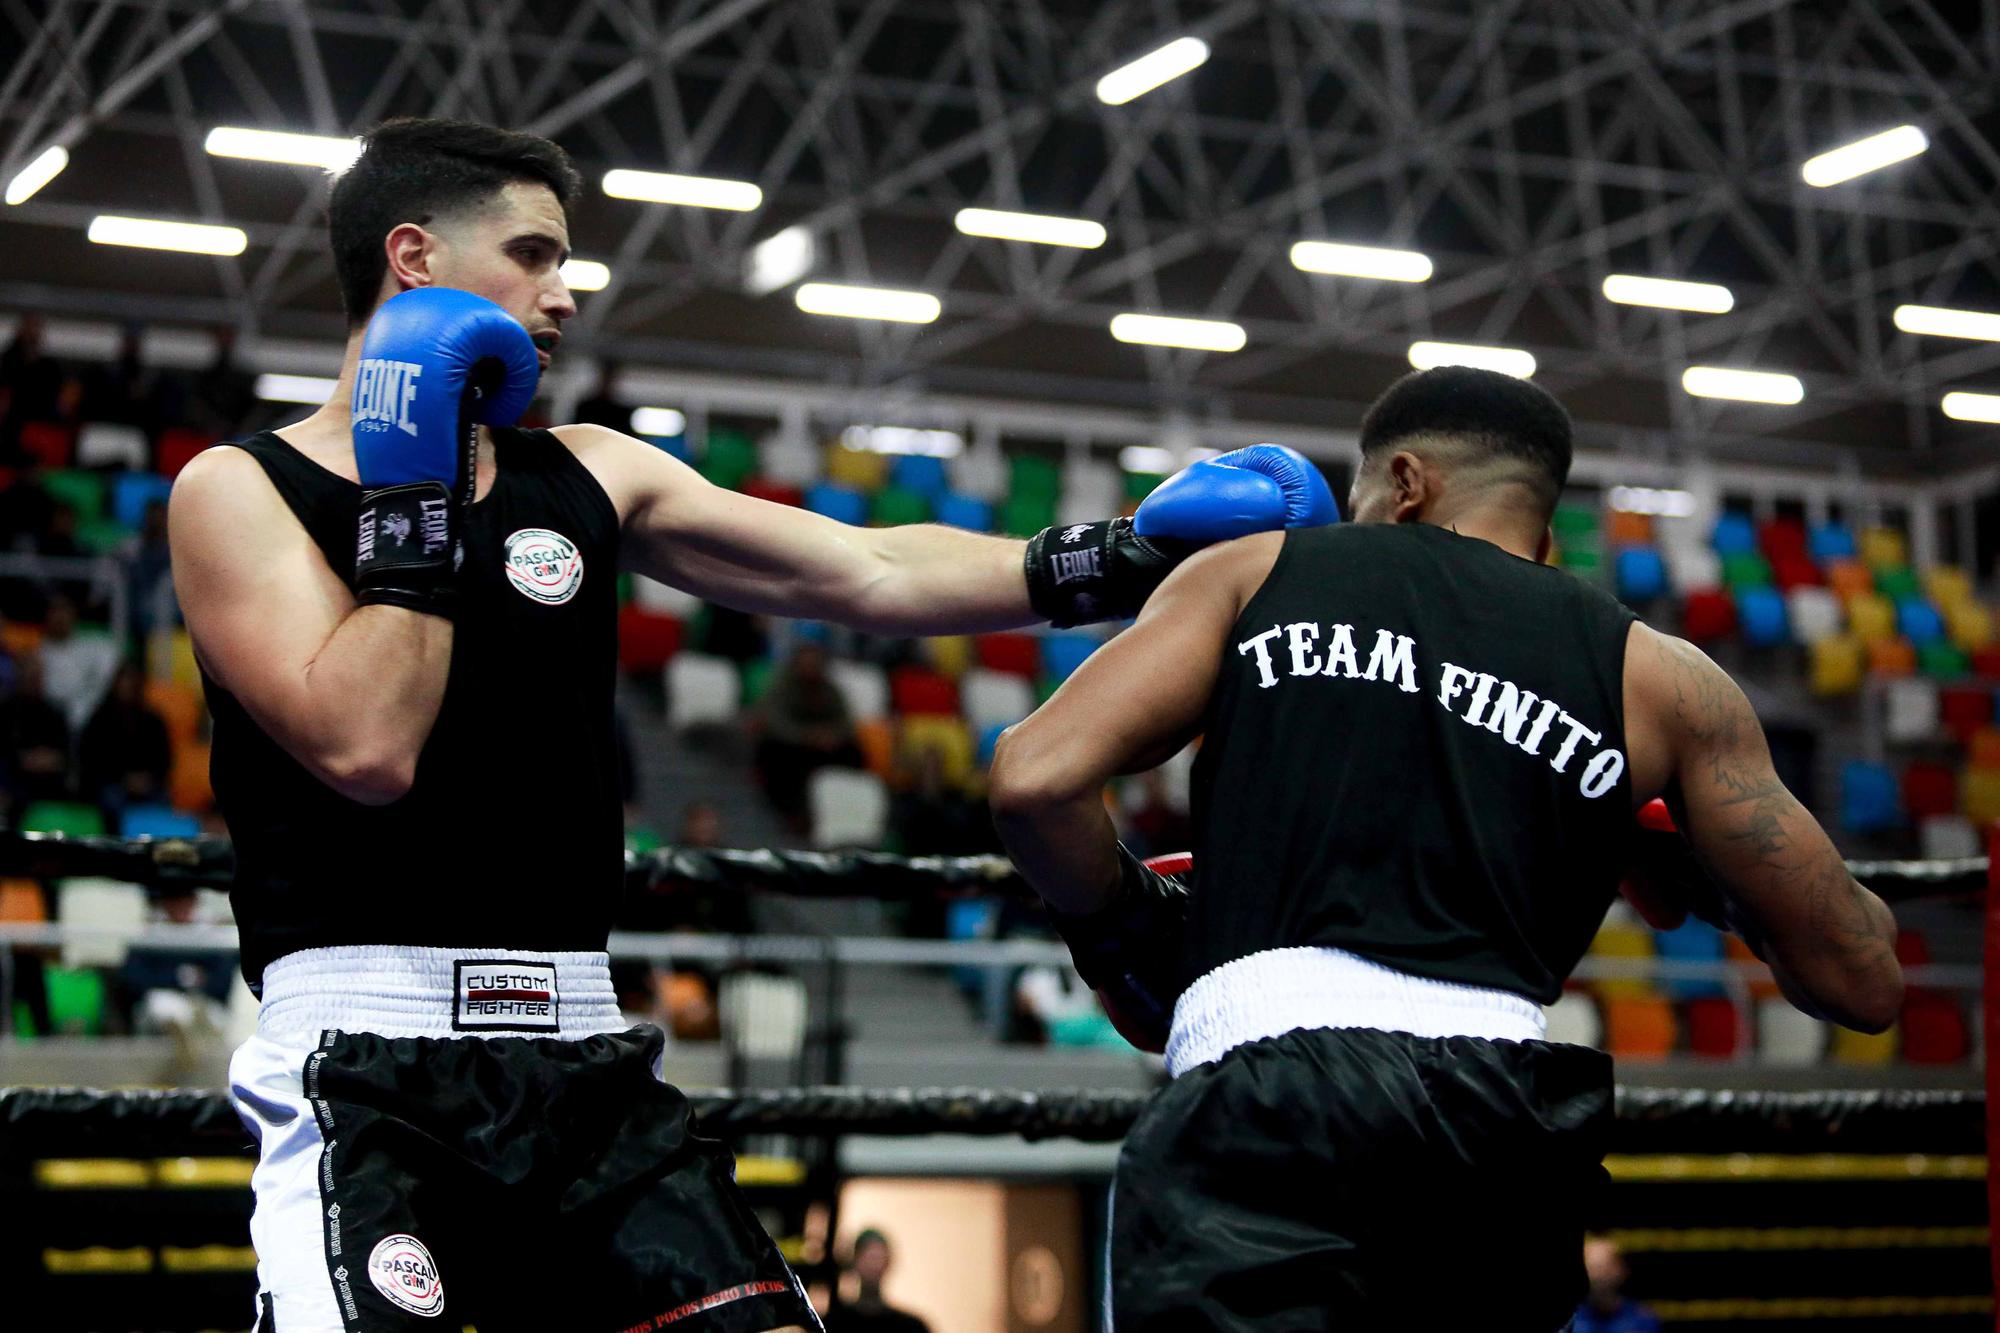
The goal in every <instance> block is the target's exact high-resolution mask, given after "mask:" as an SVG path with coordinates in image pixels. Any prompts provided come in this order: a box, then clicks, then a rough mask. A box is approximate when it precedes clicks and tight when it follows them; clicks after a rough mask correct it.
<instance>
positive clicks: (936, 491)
mask: <svg viewBox="0 0 2000 1333" xmlns="http://www.w3.org/2000/svg"><path fill="white" fill-rule="evenodd" d="M889 484H890V485H891V486H896V487H900V488H901V489H903V490H906V491H915V492H916V493H917V494H919V495H925V496H929V497H930V498H931V499H932V500H934V501H935V500H941V499H943V498H944V494H945V492H946V491H949V490H950V489H951V481H950V479H949V478H947V477H946V476H945V474H944V460H943V459H942V458H931V457H929V456H927V455H924V454H902V455H899V456H898V457H897V459H896V461H895V462H893V463H891V464H890V465H889Z"/></svg>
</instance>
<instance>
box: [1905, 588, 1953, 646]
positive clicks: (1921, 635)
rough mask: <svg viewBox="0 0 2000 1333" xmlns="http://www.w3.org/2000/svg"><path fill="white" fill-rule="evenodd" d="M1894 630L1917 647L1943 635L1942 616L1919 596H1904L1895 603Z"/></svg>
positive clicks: (1936, 639)
mask: <svg viewBox="0 0 2000 1333" xmlns="http://www.w3.org/2000/svg"><path fill="white" fill-rule="evenodd" d="M1896 631H1897V632H1898V633H1899V634H1901V635H1902V636H1903V637H1904V638H1906V639H1908V640H1909V641H1910V642H1911V643H1914V644H1916V645H1917V646H1918V647H1919V648H1921V647H1923V646H1924V645H1925V644H1927V643H1936V642H1937V641H1938V640H1939V639H1942V638H1943V637H1944V617H1943V616H1941V615H1939V614H1938V609H1937V608H1936V607H1935V606H1932V605H1931V604H1930V603H1929V602H1927V601H1925V600H1924V599H1923V598H1921V597H1905V598H1903V599H1902V600H1901V601H1899V602H1897V603H1896Z"/></svg>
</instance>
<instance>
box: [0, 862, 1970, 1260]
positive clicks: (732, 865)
mask: <svg viewBox="0 0 2000 1333" xmlns="http://www.w3.org/2000/svg"><path fill="white" fill-rule="evenodd" d="M1989 850H1990V851H1992V852H1993V853H1994V854H1993V855H1989V856H1987V857H1967V858H1960V859H1954V860H1938V861H1902V860H1889V861H1880V860H1877V861H1851V862H1849V870H1850V871H1851V872H1852V873H1853V874H1854V876H1855V877H1856V878H1857V879H1859V880H1860V881H1861V882H1863V883H1864V884H1866V885H1868V887H1870V888H1871V889H1873V890H1874V891H1875V892H1877V893H1879V894H1881V895H1882V896H1883V897H1884V898H1885V899H1887V900H1889V901H1891V902H1898V901H1910V900H1916V899H1928V898H1937V897H1953V896H1965V895H1970V894H1972V893H1975V892H1978V893H1983V894H1984V895H1985V913H1984V916H1985V923H1986V924H1985V939H1984V970H1985V971H1987V972H1990V971H1991V970H1992V969H1994V968H1995V967H2000V883H1996V877H1995V876H1994V875H1993V873H1992V867H1993V866H1994V865H1995V864H1996V863H2000V830H1995V832H1994V833H1993V835H1991V840H1990V842H1989ZM232 871H233V857H232V854H231V852H230V848H229V844H228V843H227V842H226V841H225V840H222V839H216V838H194V839H162V840H153V839H123V838H115V837H71V836H66V835H60V834H34V833H19V832H11V831H0V875H5V876H35V877H42V878H62V877H72V876H97V877H104V878H110V879H117V880H122V881H127V882H131V883H136V884H140V885H143V886H146V887H148V888H151V889H155V890H164V891H179V890H191V889H195V888H221V887H226V886H227V884H228V882H229V879H230V876H231V873H232ZM626 880H627V887H628V889H639V890H657V889H662V888H668V887H671V886H675V885H687V886H707V887H712V888H717V889H724V890H759V891H765V892H772V893H779V894H785V895H790V896H796V897H821V898H872V899H878V900H883V899H889V900H893V899H904V898H912V897H918V896H925V895H930V896H935V895H939V894H944V895H947V896H970V895H1002V896H1008V895H1011V896H1023V897H1028V896H1031V895H1030V893H1029V890H1028V889H1027V887H1026V886H1025V884H1023V883H1022V881H1021V880H1020V879H1019V877H1018V876H1017V875H1016V874H1015V873H1014V871H1013V869H1012V867H1011V865H1010V864H1009V863H1008V862H1006V861H1005V860H1004V859H1003V858H999V857H993V856H969V857H914V858H912V857H901V856H894V855H889V854H886V853H876V852H808V851H780V850H768V849H767V850H744V851H722V850H696V849H688V848H662V849H658V850H655V851H652V852H648V853H643V854H629V853H628V855H627V858H626ZM89 933H91V932H89V931H88V930H83V931H78V930H77V929H76V928H74V927H61V926H51V925H37V924H7V925H0V948H5V947H6V946H8V945H13V944H19V945H47V944H53V943H60V942H61V941H62V940H63V939H64V938H65V937H66V936H68V935H75V934H89ZM101 933H106V934H116V935H119V936H121V937H123V938H126V939H128V940H131V941H133V942H135V943H140V944H145V943H156V944H166V945H170V946H172V947H177V948H188V947H190V946H194V947H212V948H216V949H221V950H228V949H233V948H234V946H235V940H234V934H233V931H231V930H229V929H228V928H205V927H196V926H179V927H166V928H148V929H146V930H142V931H139V932H136V933H135V932H132V931H129V930H126V931H107V932H101ZM611 949H612V952H613V953H614V954H616V955H620V956H627V957H647V958H653V959H661V958H678V959H701V958H706V959H713V960H716V961H724V962H732V961H741V962H749V961H760V962H783V961H824V960H827V959H829V958H833V959H837V960H840V961H847V962H876V963H885V962H895V963H909V964H937V965H952V964H957V965H965V964H973V965H986V966H1001V965H1010V966H1024V965H1033V964H1043V963H1061V962H1064V961H1066V959H1067V951H1066V950H1065V949H1064V947H1063V946H1062V945H1061V944H1060V943H1057V942H1054V941H1047V940H1008V941H917V940H902V939H867V938H822V937H810V936H749V937H717V936H706V935H638V934H624V933H621V934H616V935H614V936H613V938H612V940H611ZM1591 961H1592V962H1594V963H1596V964H1599V965H1600V966H1598V967H1595V968H1585V969H1580V970H1579V973H1578V975H1579V977H1586V978H1587V977H1589V976H1591V975H1593V973H1594V972H1595V973H1600V974H1602V975H1605V976H1616V975H1632V974H1633V973H1631V972H1628V971H1627V970H1626V968H1625V967H1621V966H1620V965H1619V964H1618V963H1616V962H1611V960H1591ZM1605 963H1610V965H1609V966H1608V967H1607V966H1601V965H1602V964H1605ZM1755 966H1756V965H1754V964H1741V963H1723V964H1691V963H1678V964H1677V963H1672V962H1658V963H1654V964H1652V965H1650V966H1649V967H1647V969H1646V971H1645V972H1644V975H1651V976H1657V977H1661V978H1665V979H1680V978H1682V977H1685V978H1686V979H1713V977H1714V976H1715V975H1716V969H1717V968H1720V969H1722V970H1724V971H1726V972H1730V973H1740V972H1741V971H1743V970H1744V969H1745V968H1746V967H1748V968H1750V969H1752V970H1754V969H1755ZM1910 973H1911V977H1912V980H1913V981H1917V982H1919V983H1925V984H1934V985H1965V984H1967V983H1969V982H1976V981H1977V980H1978V974H1977V971H1976V970H1975V969H1970V968H1957V969H1952V968H1948V967H1931V968H1926V969H1914V968H1913V969H1910ZM1981 1010H1982V1024H1983V1030H1984V1035H1985V1043H1986V1048H1987V1049H1989V1050H1990V1049H1992V1048H1993V1047H1994V1045H1995V1043H1996V1042H2000V1000H1996V997H1995V996H1994V994H1993V993H1992V988H1986V994H1985V996H1984V998H1983V1001H1982V1005H1981ZM1986 1080H1987V1089H1986V1093H1985V1094H1984V1095H1982V1094H1980V1093H1977V1092H1951V1091H1917V1090H1877V1091H1860V1092H1852V1091H1817V1092H1785V1093H1779V1092H1726V1091H1696V1090H1688V1089H1649V1088H1637V1087H1621V1088H1619V1090H1618V1103H1617V1119H1616V1123H1615V1129H1614V1131H1613V1137H1612V1143H1611V1150H1612V1152H1614V1153H1633V1154H1641V1153H1718V1154H1749V1153H1769V1154H1785V1155H1800V1154H1812V1153H1838V1154H1849V1155H1856V1154H1916V1153H1922V1154H1931V1155H1937V1154H1961V1155H1963V1157H1964V1158H1966V1159H1972V1158H1976V1157H1978V1156H1980V1155H1982V1154H1985V1151H1986V1144H1987V1143H1988V1142H1991V1141H1993V1138H1994V1131H1995V1129H1996V1127H2000V1115H1996V1112H1995V1107H1996V1101H2000V1098H1996V1096H1995V1087H1994V1085H1995V1083H1996V1081H2000V1080H1996V1077H1995V1071H1994V1070H1993V1067H1992V1064H1991V1062H1988V1066H1987V1071H1986ZM687 1095H688V1098H689V1101H690V1103H691V1104H692V1106H693V1108H694V1109H695V1112H696V1115H697V1117H698V1121H699V1123H700V1125H701V1126H702V1127H703V1129H704V1130H705V1131H706V1132H708V1133H710V1134H714V1135H717V1136H719V1137H724V1138H731V1137H739V1136H743V1135H749V1134H797V1135H808V1136H833V1135H882V1136H909V1135H924V1134H939V1133H946V1134H964V1135H987V1136H992V1135H1018V1136H1020V1137H1021V1138H1023V1139H1026V1140H1030V1141H1042V1140H1049V1139H1072V1140H1078V1141H1084V1142H1112V1141H1115V1140H1117V1139H1119V1138H1121V1137H1122V1136H1123V1134H1124V1133H1125V1131H1126V1129H1127V1128H1128V1127H1129V1126H1130V1124H1131V1123H1132V1121H1133V1119H1134V1118H1135V1117H1136V1116H1137V1114H1138V1113H1139V1110H1140V1108H1141V1107H1142V1106H1143V1105H1144V1103H1145V1101H1146V1100H1147V1094H1144V1093H1136V1092H1110V1091H1089V1090H1078V1091H1066V1092H1052V1093H1030V1092H1017V1091H1003V1090H989V1089H893V1090H876V1089H865V1088H854V1087H798V1088H786V1089H779V1090H773V1091H760V1092H731V1091H690V1092H688V1093H687ZM250 1151H252V1150H251V1147H250V1145H249V1143H248V1141H247V1139H246V1138H245V1135H244V1132H243V1130H242V1127H241V1125H240V1123H239V1122H238V1120H237V1118H236V1116H235V1114H234V1112H233V1111H231V1110H230V1108H229V1106H228V1104H227V1102H226V1100H225V1099H224V1098H223V1097H222V1096H221V1095H219V1094H217V1093H212V1092H206V1091H198V1090H187V1091H170V1092H100V1091H94V1090H89V1089H75V1088H51V1089H34V1088H11V1089H10V1088H0V1156H4V1155H8V1154H21V1153H24V1152H32V1153H34V1154H36V1155H47V1154H60V1153H90V1154H96V1155H116V1156H141V1157H173V1156H181V1155H201V1154H206V1155H227V1154H239V1153H241V1154H247V1153H249V1152H250ZM1987 1196H1988V1208H1989V1217H1991V1216H2000V1172H1996V1171H1995V1169H1994V1164H1993V1163H1992V1162H1991V1160H1990V1157H1989V1161H1988V1165H1987ZM1989 1253H1990V1256H1991V1264H1992V1271H1993V1273H1994V1275H1995V1279H1996V1287H2000V1244H1996V1243H1994V1241H1993V1239H1992V1238H1991V1236H1990V1235H1989Z"/></svg>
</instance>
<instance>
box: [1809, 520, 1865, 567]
mask: <svg viewBox="0 0 2000 1333" xmlns="http://www.w3.org/2000/svg"><path fill="white" fill-rule="evenodd" d="M1857 549H1858V548H1857V547H1856V546H1855V544H1854V529H1853V528H1850V527H1848V526H1847V525H1846V524H1845V523H1817V524H1814V525H1813V530H1812V536H1811V537H1809V538H1808V539H1807V541H1806V550H1807V551H1808V552H1810V553H1811V555H1812V558H1813V559H1814V560H1816V561H1818V562H1819V563H1820V564H1822V565H1823V564H1825V563H1826V562H1827V561H1829V560H1852V559H1854V558H1855V553H1856V551H1857Z"/></svg>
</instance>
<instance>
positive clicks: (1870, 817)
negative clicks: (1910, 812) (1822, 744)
mask: <svg viewBox="0 0 2000 1333" xmlns="http://www.w3.org/2000/svg"><path fill="white" fill-rule="evenodd" d="M1902 822H1903V810H1902V804H1901V802H1900V800H1899V799H1898V797H1897V793H1896V775H1895V774H1894V773H1891V772H1890V771H1889V770H1888V768H1887V767H1885V766H1884V765H1882V764H1874V763H1869V762H1868V761H1867V760H1865V759H1856V760H1854V761H1852V762H1850V763H1847V764H1843V765H1842V766H1841V769H1840V825H1841V827H1842V828H1844V829H1846V830H1847V831H1848V832H1849V833H1880V832H1883V831H1885V830H1888V829H1893V828H1895V827H1896V826H1897V825H1899V824H1901V823H1902Z"/></svg>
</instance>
